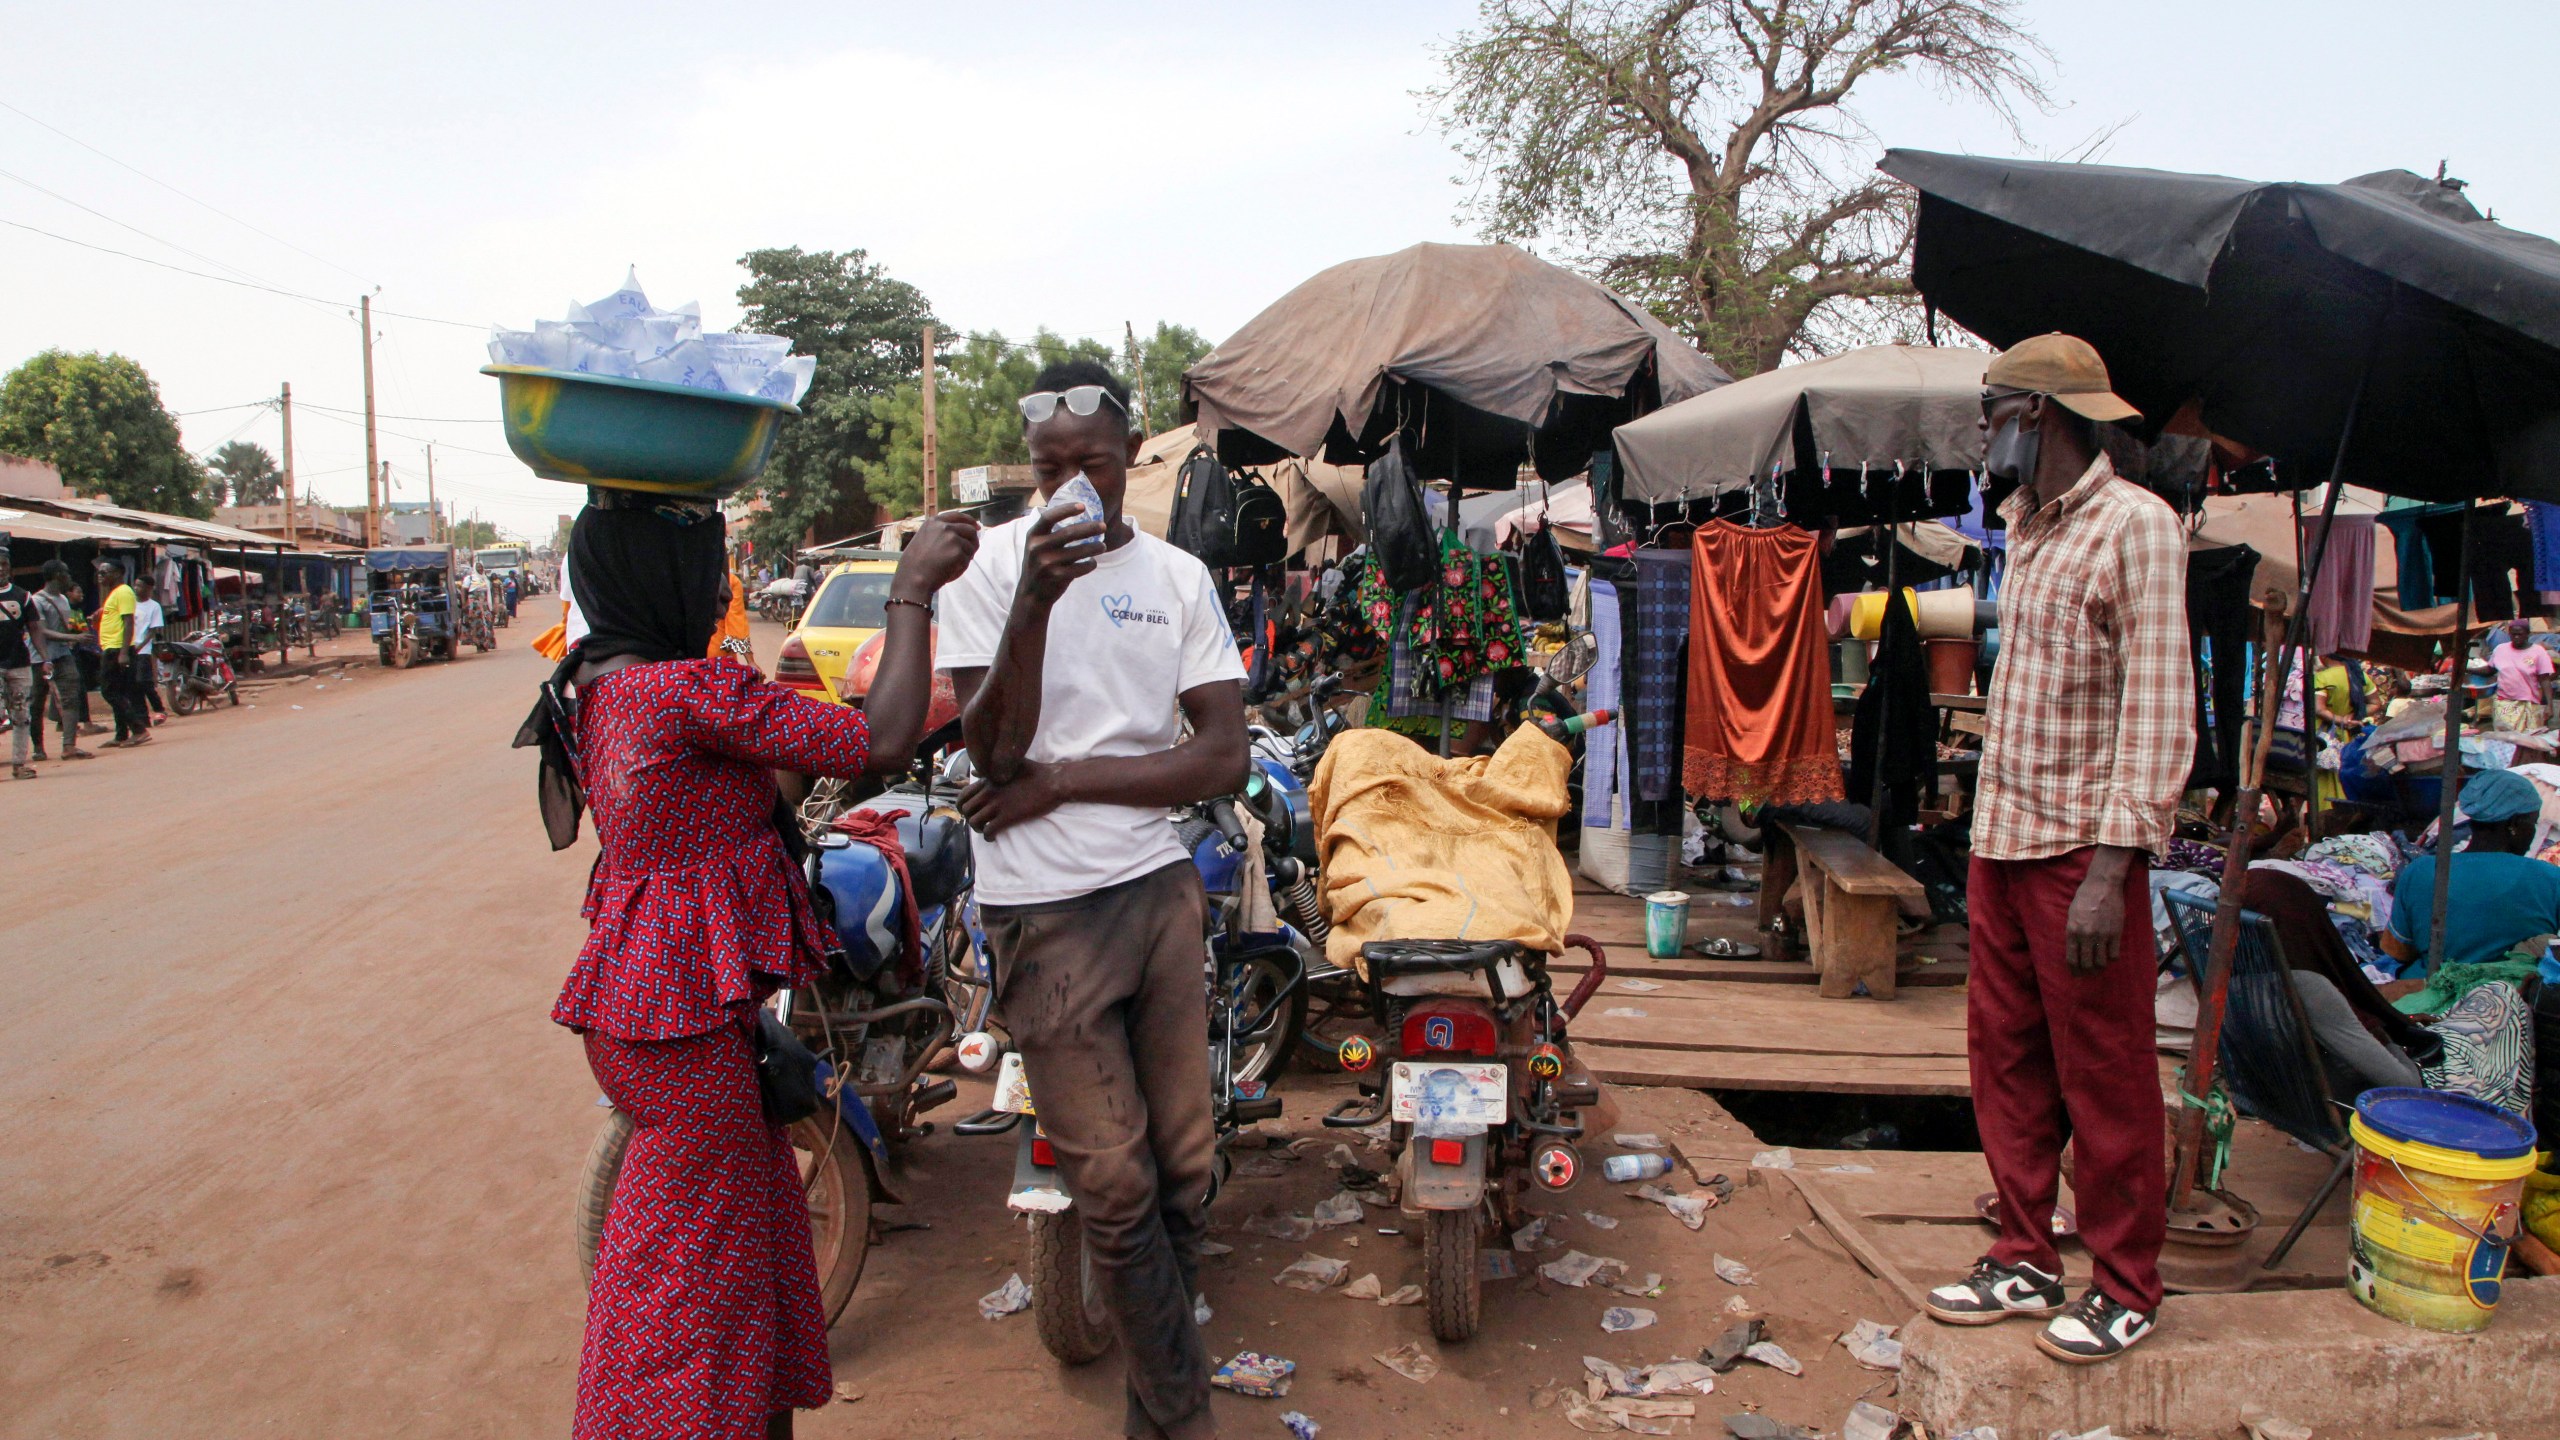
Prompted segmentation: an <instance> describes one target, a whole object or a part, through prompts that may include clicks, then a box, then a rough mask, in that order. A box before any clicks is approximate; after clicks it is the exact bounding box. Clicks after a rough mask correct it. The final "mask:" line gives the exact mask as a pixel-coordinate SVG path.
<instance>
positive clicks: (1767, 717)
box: [1681, 520, 1841, 805]
mask: <svg viewBox="0 0 2560 1440" xmlns="http://www.w3.org/2000/svg"><path fill="white" fill-rule="evenodd" d="M1691 558H1692V564H1691V565H1690V567H1689V695H1688V712H1689V713H1688V728H1687V736H1686V739H1687V744H1686V747H1685V754H1684V756H1683V764H1682V766H1681V783H1682V785H1683V786H1684V787H1685V788H1686V789H1687V790H1688V792H1689V794H1690V795H1691V796H1693V797H1698V798H1706V799H1719V800H1740V801H1745V802H1753V803H1756V802H1760V801H1771V802H1775V803H1778V804H1789V805H1800V804H1812V803H1815V802H1818V801H1823V800H1837V799H1839V798H1841V785H1840V747H1839V741H1838V739H1837V737H1836V732H1835V730H1834V728H1833V723H1832V715H1831V663H1830V657H1829V655H1828V653H1827V651H1828V648H1829V646H1830V643H1831V632H1830V629H1829V627H1828V626H1826V625H1825V624H1824V623H1823V597H1822V564H1821V556H1820V553H1819V547H1818V544H1817V542H1816V540H1815V537H1814V534H1813V532H1812V531H1810V530H1800V529H1797V528H1796V527H1794V526H1792V525H1784V526H1779V527H1777V528H1775V529H1769V530H1754V529H1751V528H1749V527H1747V526H1743V525H1737V524H1734V523H1733V522H1732V521H1730V520H1716V521H1710V522H1709V523H1707V524H1705V525H1701V526H1699V527H1698V534H1697V539H1696V540H1695V541H1694V542H1692V557H1691Z"/></svg>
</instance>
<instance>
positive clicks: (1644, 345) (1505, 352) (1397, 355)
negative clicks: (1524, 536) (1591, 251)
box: [1188, 244, 1732, 455]
mask: <svg viewBox="0 0 2560 1440" xmlns="http://www.w3.org/2000/svg"><path fill="white" fill-rule="evenodd" d="M1648 360H1651V361H1653V362H1654V363H1655V364H1656V365H1657V366H1658V369H1659V375H1660V390H1661V398H1662V401H1663V403H1664V404H1670V403H1672V402H1674V401H1678V400H1685V399H1687V398H1688V397H1690V396H1692V395H1697V394H1702V393H1704V392H1705V391H1708V390H1711V389H1713V388H1715V387H1716V386H1718V385H1723V384H1726V383H1728V382H1729V381H1730V380H1731V378H1732V377H1730V376H1728V375H1726V374H1725V373H1724V372H1723V371H1722V370H1720V369H1718V368H1716V364H1715V362H1714V361H1712V360H1710V359H1708V358H1707V357H1706V356H1704V355H1701V354H1699V353H1698V352H1697V351H1696V350H1695V349H1692V348H1691V347H1690V345H1689V343H1688V342H1687V341H1685V340H1682V339H1681V338H1680V337H1679V336H1678V335H1677V334H1675V333H1674V332H1673V331H1672V329H1671V327H1669V326H1667V325H1665V324H1663V323H1662V322H1661V321H1659V320H1657V319H1655V318H1654V317H1653V315H1652V313H1651V312H1650V311H1648V310H1646V309H1645V308H1644V307H1643V306H1641V305H1638V304H1636V303H1634V302H1633V301H1630V300H1626V299H1622V298H1620V297H1619V296H1618V295H1616V294H1614V293H1613V292H1611V291H1610V290H1608V289H1607V288H1606V287H1604V286H1601V285H1599V284H1597V283H1595V282H1593V281H1591V280H1588V279H1585V278H1584V277H1582V276H1580V275H1576V274H1574V273H1573V272H1572V271H1570V270H1565V269H1562V268H1559V267H1557V266H1554V265H1550V264H1548V263H1547V262H1545V261H1543V260H1540V259H1538V258H1537V257H1535V256H1533V255H1530V254H1529V253H1528V252H1526V251H1524V250H1518V249H1515V248H1513V247H1511V246H1509V245H1431V244H1425V245H1415V246H1411V247H1409V248H1406V249H1403V250H1399V251H1397V252H1395V253H1394V254H1392V255H1375V256H1371V257H1369V258H1367V259H1364V260H1351V261H1346V262H1344V263H1343V264H1340V265H1336V266H1334V267H1332V268H1331V269H1329V270H1324V271H1321V272H1319V273H1318V274H1317V275H1316V276H1314V278H1312V279H1309V280H1307V281H1306V282H1305V283H1303V284H1301V285H1299V286H1298V287H1297V288H1296V289H1294V290H1291V291H1290V292H1289V293H1288V294H1286V295H1283V296H1281V297H1280V298H1279V299H1278V300H1276V301H1274V302H1273V303H1272V304H1271V305H1270V306H1269V307H1268V308H1267V309H1265V310H1264V311H1263V312H1262V313H1261V314H1259V315H1256V316H1254V317H1253V318H1252V319H1251V320H1248V321H1246V322H1245V324H1244V328H1243V329H1241V330H1238V331H1237V332H1236V333H1235V334H1233V335H1231V336H1228V337H1227V339H1226V340H1225V341H1224V342H1222V343H1221V344H1220V345H1219V346H1218V348H1217V349H1215V350H1212V351H1210V352H1209V353H1208V354H1207V355H1206V356H1203V357H1202V358H1201V360H1200V362H1199V363H1198V364H1196V365H1194V366H1192V367H1191V370H1190V372H1189V375H1188V382H1189V387H1190V393H1191V395H1192V397H1193V398H1194V399H1196V400H1197V401H1198V403H1199V421H1200V428H1201V430H1202V432H1203V433H1207V434H1215V433H1217V432H1218V431H1221V430H1225V429H1229V428H1236V429H1243V430H1249V431H1251V432H1252V433H1254V434H1255V435H1259V436H1261V437H1262V438H1263V439H1265V440H1268V441H1270V442H1271V443H1272V444H1274V445H1277V446H1279V447H1280V448H1282V449H1284V450H1287V451H1288V452H1290V453H1291V454H1293V455H1314V454H1315V453H1316V452H1317V451H1318V450H1319V449H1320V448H1321V447H1322V446H1323V444H1324V439H1325V435H1326V434H1327V433H1328V432H1329V431H1331V430H1332V429H1333V424H1334V421H1335V419H1336V418H1337V417H1338V418H1340V419H1341V421H1342V422H1343V424H1344V425H1345V426H1347V427H1348V428H1349V429H1350V431H1351V433H1353V434H1354V435H1357V434H1359V433H1360V430H1361V427H1362V426H1364V425H1366V424H1367V423H1368V420H1369V413H1370V411H1371V410H1372V409H1373V408H1375V406H1376V404H1377V401H1378V395H1379V391H1380V389H1381V387H1382V386H1383V385H1384V384H1385V382H1387V381H1388V380H1389V379H1395V380H1401V381H1406V382H1410V383H1413V384H1418V385H1424V386H1428V387H1430V388H1431V389H1433V390H1435V391H1438V392H1439V393H1441V394H1443V395H1446V396H1448V397H1449V398H1450V399H1452V400H1456V401H1459V402H1460V403H1462V404H1466V405H1471V406H1474V407H1475V408H1476V409H1478V410H1483V411H1488V412H1490V413H1492V414H1494V415H1498V416H1502V417H1504V418H1507V419H1512V420H1517V421H1520V422H1522V423H1523V424H1525V425H1532V426H1535V425H1542V424H1545V423H1546V421H1547V419H1548V417H1549V414H1550V412H1551V410H1552V408H1553V405H1554V402H1555V399H1556V397H1557V396H1558V395H1559V394H1567V395H1594V396H1602V397H1616V396H1620V395H1624V394H1625V393H1626V391H1627V387H1628V385H1629V384H1630V383H1632V382H1633V381H1634V379H1635V377H1636V375H1637V372H1638V371H1640V370H1641V369H1642V368H1643V367H1644V365H1645V363H1646V362H1647V361H1648Z"/></svg>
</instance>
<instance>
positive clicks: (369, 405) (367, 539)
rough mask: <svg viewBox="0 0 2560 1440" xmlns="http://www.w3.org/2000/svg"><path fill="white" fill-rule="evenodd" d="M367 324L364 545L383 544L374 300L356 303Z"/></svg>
mask: <svg viewBox="0 0 2560 1440" xmlns="http://www.w3.org/2000/svg"><path fill="white" fill-rule="evenodd" d="M356 305H357V307H358V309H359V310H360V312H361V314H362V316H363V321H362V323H363V325H364V543H365V545H366V547H367V548H371V547H373V546H377V545H380V544H381V543H382V479H381V475H382V461H381V451H380V449H379V447H378V443H377V441H376V438H375V435H374V430H373V297H372V296H370V295H367V296H364V297H362V298H360V299H358V300H357V301H356Z"/></svg>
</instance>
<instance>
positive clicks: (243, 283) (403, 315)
mask: <svg viewBox="0 0 2560 1440" xmlns="http://www.w3.org/2000/svg"><path fill="white" fill-rule="evenodd" d="M0 225H6V226H8V227H9V228H10V229H12V230H24V231H26V232H27V233H28V234H30V235H41V236H43V237H44V238H46V239H47V240H59V241H61V242H62V243H63V244H65V245H77V246H79V247H80V248H81V249H83V250H95V251H97V252H98V253H99V254H102V255H113V256H115V257H116V258H117V259H120V260H135V261H139V262H141V263H142V264H145V265H153V266H157V267H159V268H160V269H163V270H175V271H176V272H178V273H179V274H181V275H192V276H194V277H196V278H197V279H199V280H217V281H220V282H221V283H223V284H225V285H237V286H239V287H240V288H241V289H243V290H260V291H264V292H265V293H267V294H269V295H281V296H283V297H284V298H286V299H287V300H307V301H309V302H311V303H312V304H315V305H326V306H329V307H331V308H333V309H338V310H344V309H346V308H347V303H346V302H345V301H343V300H332V299H329V298H328V297H327V296H324V295H305V294H303V293H302V292H301V291H299V290H285V289H281V288H279V287H277V286H274V285H265V284H260V283H258V282H256V281H253V280H235V279H233V278H231V277H230V276H228V275H208V274H206V273H205V272H204V271H202V270H190V269H188V268H187V267H186V266H184V265H172V264H170V263H169V262H168V261H166V260H154V259H152V258H151V257H150V256H148V255H136V254H134V253H133V252H132V251H130V250H118V249H116V248H115V247H114V246H112V245H100V244H97V243H95V242H93V241H88V240H74V239H72V238H71V237H70V236H68V235H58V234H55V233H54V232H53V231H51V230H46V229H42V228H39V227H37V226H34V225H29V224H26V223H25V222H23V221H18V220H11V219H8V218H6V217H4V216H0ZM155 238H156V237H155ZM161 243H163V244H166V243H167V242H166V241H163V242H161ZM210 263H213V264H220V263H221V262H220V261H213V262H210ZM373 313H374V317H375V318H376V319H380V318H383V317H385V316H388V317H390V318H393V319H398V320H416V321H420V322H422V323H424V324H428V325H452V326H456V327H458V328H460V329H464V330H487V329H488V328H489V327H488V326H486V325H484V324H481V323H480V322H479V321H477V320H447V319H444V318H442V317H440V316H435V315H412V314H409V313H408V312H406V311H401V310H385V309H383V308H382V307H381V306H379V305H377V306H375V307H374V310H373Z"/></svg>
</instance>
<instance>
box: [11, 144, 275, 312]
mask: <svg viewBox="0 0 2560 1440" xmlns="http://www.w3.org/2000/svg"><path fill="white" fill-rule="evenodd" d="M0 180H13V181H16V182H17V183H18V184H20V185H24V186H26V187H27V188H28V189H30V190H33V191H34V192H36V193H37V194H39V195H45V196H50V197H51V198H53V199H55V200H59V201H61V202H62V203H63V204H65V205H68V206H70V207H71V208H72V209H74V210H79V211H83V212H85V213H87V214H90V215H95V216H97V217H98V218H99V219H101V220H104V221H106V222H107V223H108V224H110V225H113V226H115V227H116V228H117V229H119V230H130V231H132V232H133V233H134V234H136V235H139V236H141V237H142V238H143V239H145V240H148V241H150V242H152V243H153V244H155V245H166V246H168V247H169V248H170V249H172V250H175V251H177V252H178V253H179V254H181V255H184V256H186V257H188V258H189V259H192V260H201V261H203V262H204V263H205V264H207V265H211V266H213V267H215V268H216V269H220V270H228V271H230V272H231V273H232V274H234V275H237V276H239V277H240V278H242V279H243V280H256V279H257V277H256V276H254V275H251V274H250V273H249V272H248V271H246V270H243V269H241V268H240V267H239V266H237V265H233V264H230V263H228V262H227V261H222V260H216V259H215V258H213V257H212V256H210V255H207V254H205V253H204V252H203V251H200V250H190V249H188V248H187V247H186V246H184V245H181V244H179V243H178V242H177V241H175V240H164V239H162V238H161V237H159V236H157V235H154V234H152V233H151V232H150V231H148V230H145V229H143V228H142V227H141V226H139V225H133V224H128V223H127V222H125V221H122V220H119V219H117V218H116V217H114V216H113V215H110V214H108V213H107V212H106V211H104V210H101V209H98V208H97V207H96V206H94V205H83V204H81V203H80V202H79V201H77V200H74V199H72V198H71V197H70V196H68V195H65V194H63V193H62V192H61V191H58V190H48V189H46V188H45V187H44V186H42V185H39V184H37V183H36V182H34V181H33V180H30V179H28V178H27V177H25V176H24V175H18V174H13V173H11V172H10V171H7V170H0ZM260 283H264V282H260ZM278 293H279V294H283V293H289V292H283V291H279V292H278ZM302 298H305V299H308V298H310V297H308V296H305V297H302Z"/></svg>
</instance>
